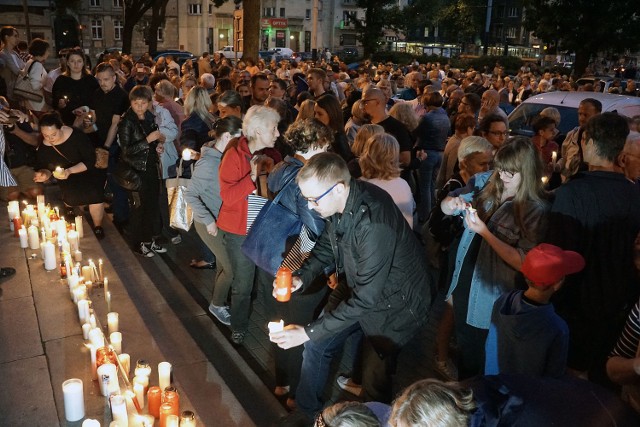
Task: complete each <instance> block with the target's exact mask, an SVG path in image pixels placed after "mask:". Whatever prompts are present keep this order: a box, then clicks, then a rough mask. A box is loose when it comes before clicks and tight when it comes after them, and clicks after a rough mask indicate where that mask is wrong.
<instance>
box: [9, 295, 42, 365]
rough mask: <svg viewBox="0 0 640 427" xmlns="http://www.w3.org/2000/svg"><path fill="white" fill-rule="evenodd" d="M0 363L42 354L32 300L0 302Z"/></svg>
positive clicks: (18, 299) (21, 299) (17, 299)
mask: <svg viewBox="0 0 640 427" xmlns="http://www.w3.org/2000/svg"><path fill="white" fill-rule="evenodd" d="M0 325H2V327H1V328H0V363H5V362H12V361H14V360H19V359H27V358H30V357H35V356H40V355H42V354H43V349H42V342H41V339H40V332H39V329H38V320H37V318H36V309H35V306H34V304H33V298H32V297H30V296H28V297H22V298H14V299H11V300H8V301H0Z"/></svg>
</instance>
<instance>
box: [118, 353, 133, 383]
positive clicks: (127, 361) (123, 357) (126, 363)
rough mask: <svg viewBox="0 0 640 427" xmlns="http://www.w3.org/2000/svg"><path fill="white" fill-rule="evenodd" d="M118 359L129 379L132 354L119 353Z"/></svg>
mask: <svg viewBox="0 0 640 427" xmlns="http://www.w3.org/2000/svg"><path fill="white" fill-rule="evenodd" d="M118 360H119V361H120V366H121V367H122V371H123V372H124V375H125V376H126V377H127V379H129V373H130V371H131V356H129V355H128V354H127V353H122V354H119V355H118Z"/></svg>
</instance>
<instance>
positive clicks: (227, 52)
mask: <svg viewBox="0 0 640 427" xmlns="http://www.w3.org/2000/svg"><path fill="white" fill-rule="evenodd" d="M216 53H219V54H220V55H222V56H224V57H225V58H227V59H236V52H235V51H234V50H233V46H225V47H223V48H222V49H221V50H216ZM237 54H238V56H237V57H238V59H240V58H242V52H240V51H238V52H237Z"/></svg>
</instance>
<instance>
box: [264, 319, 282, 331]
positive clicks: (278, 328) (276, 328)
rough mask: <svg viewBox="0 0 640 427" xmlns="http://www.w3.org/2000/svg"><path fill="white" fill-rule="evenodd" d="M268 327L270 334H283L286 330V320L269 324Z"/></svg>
mask: <svg viewBox="0 0 640 427" xmlns="http://www.w3.org/2000/svg"><path fill="white" fill-rule="evenodd" d="M267 327H268V328H269V333H270V334H275V333H276V332H282V331H283V330H284V320H282V319H281V320H280V321H279V322H269V323H268V324H267Z"/></svg>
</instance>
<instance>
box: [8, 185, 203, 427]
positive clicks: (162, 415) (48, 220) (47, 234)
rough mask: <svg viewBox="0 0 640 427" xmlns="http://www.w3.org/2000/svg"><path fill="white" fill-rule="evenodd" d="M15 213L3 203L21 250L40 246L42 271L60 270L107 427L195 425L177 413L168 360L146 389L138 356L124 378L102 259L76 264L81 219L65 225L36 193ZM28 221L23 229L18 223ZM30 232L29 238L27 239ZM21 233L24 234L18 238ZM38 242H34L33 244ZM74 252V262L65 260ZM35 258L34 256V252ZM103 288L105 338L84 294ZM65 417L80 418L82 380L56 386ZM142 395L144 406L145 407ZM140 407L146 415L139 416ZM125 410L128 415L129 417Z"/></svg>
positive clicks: (86, 425)
mask: <svg viewBox="0 0 640 427" xmlns="http://www.w3.org/2000/svg"><path fill="white" fill-rule="evenodd" d="M24 205H25V207H24V209H23V211H22V212H20V205H19V204H18V202H9V206H8V208H7V209H8V212H9V218H11V219H12V220H11V222H10V226H11V228H12V231H14V233H15V235H16V237H20V243H21V245H20V246H21V247H22V248H25V249H26V248H30V249H37V248H38V247H40V249H41V255H42V258H43V259H44V264H45V269H46V270H54V269H56V268H58V265H59V268H60V278H61V279H67V284H68V286H69V293H70V297H71V299H72V300H73V302H74V303H75V304H76V306H77V309H78V317H79V319H80V323H81V325H82V334H83V338H84V339H85V340H88V343H87V344H85V345H86V346H87V347H88V348H89V349H90V354H91V372H92V379H93V380H94V381H97V382H98V385H99V387H100V392H101V394H102V395H103V396H105V397H107V398H108V399H109V406H110V408H111V415H112V419H113V421H112V422H111V423H110V424H109V427H129V426H132V427H153V425H154V422H155V419H156V418H157V419H159V420H160V426H161V427H178V426H180V427H195V425H196V422H195V414H194V413H193V412H192V411H184V412H182V414H180V397H179V395H178V392H177V390H176V389H175V388H174V387H172V386H171V364H170V363H169V362H161V363H159V364H158V383H159V387H158V386H154V387H149V377H150V375H151V367H150V365H149V364H148V363H146V362H145V361H143V360H139V361H138V363H137V364H136V368H135V371H134V374H135V376H134V378H133V380H132V381H131V382H130V381H129V375H130V356H129V355H128V354H126V353H122V334H121V333H120V332H119V330H118V329H119V315H118V313H116V312H111V292H110V291H109V281H108V279H107V278H106V277H104V272H103V263H102V260H99V261H98V266H97V267H96V265H95V263H94V262H93V261H92V260H89V264H88V265H85V266H80V261H81V260H82V255H81V253H80V256H78V253H79V252H80V251H79V239H80V238H81V237H83V236H82V218H81V217H76V221H75V226H76V228H75V229H73V227H71V228H69V226H68V225H67V223H66V222H65V221H64V218H60V217H59V214H58V210H57V208H54V209H51V208H50V207H48V206H45V204H44V197H43V196H38V208H37V210H36V209H34V207H33V205H28V204H27V203H26V202H25V203H24ZM23 224H26V225H29V229H28V231H26V230H25V228H24V225H23ZM38 224H44V225H45V226H44V227H43V229H42V233H41V234H42V242H40V240H39V236H38V232H37V230H38V228H37V227H38ZM33 231H35V239H34V238H33V236H34V233H33ZM23 236H24V237H23ZM23 241H26V244H23ZM54 242H56V243H57V244H58V247H59V248H60V263H59V264H58V262H57V259H56V251H55V246H54ZM36 243H38V244H39V245H37V244H36ZM71 253H74V260H75V261H76V262H77V264H76V265H75V266H74V265H73V263H72V261H71V255H70V254H71ZM34 256H35V255H34ZM95 285H97V286H104V296H105V302H106V305H107V311H108V314H107V325H108V332H109V340H108V342H107V340H106V337H105V335H104V333H103V331H102V328H101V325H100V324H99V322H98V320H97V319H96V316H95V314H94V311H93V308H92V301H91V299H90V298H89V293H90V292H91V290H92V288H93V287H94V286H95ZM118 373H121V374H122V379H123V387H122V390H123V392H121V387H120V382H119V381H118ZM62 391H63V399H64V408H65V418H66V419H67V421H72V422H73V421H79V420H81V419H83V418H84V416H85V410H84V387H83V383H82V380H81V379H79V378H72V379H69V380H67V381H65V382H64V383H63V384H62ZM145 396H146V398H147V399H146V400H147V402H146V405H145ZM145 407H147V408H148V410H147V411H146V412H147V414H143V412H144V410H145ZM129 414H131V415H132V416H129ZM82 427H100V422H99V421H97V420H94V419H86V420H84V422H83V423H82Z"/></svg>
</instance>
